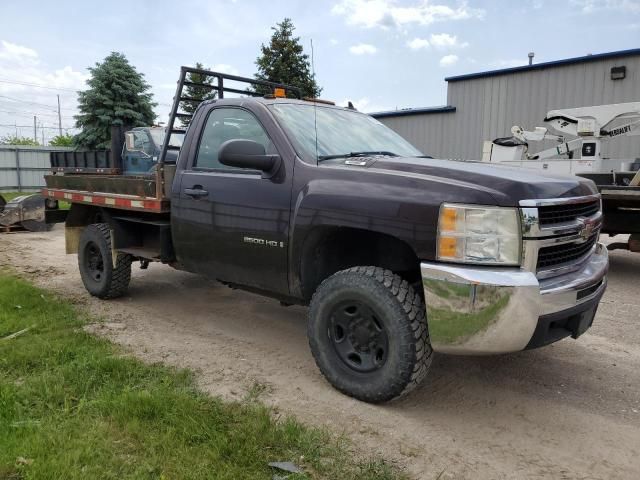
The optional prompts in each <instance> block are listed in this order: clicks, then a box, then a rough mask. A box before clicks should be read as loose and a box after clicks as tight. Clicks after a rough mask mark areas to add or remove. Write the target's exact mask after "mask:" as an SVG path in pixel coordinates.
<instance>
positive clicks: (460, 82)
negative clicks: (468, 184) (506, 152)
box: [372, 48, 640, 160]
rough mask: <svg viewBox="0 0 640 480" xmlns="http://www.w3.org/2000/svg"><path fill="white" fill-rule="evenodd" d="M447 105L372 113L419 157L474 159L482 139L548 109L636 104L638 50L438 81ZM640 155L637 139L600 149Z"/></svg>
mask: <svg viewBox="0 0 640 480" xmlns="http://www.w3.org/2000/svg"><path fill="white" fill-rule="evenodd" d="M445 81H446V82H447V105H446V106H444V107H435V108H410V109H403V110H396V111H390V112H379V113H374V114H372V116H373V117H375V118H377V119H379V120H380V121H381V122H383V123H384V124H386V125H387V126H389V127H390V128H392V129H393V130H395V131H396V132H398V133H399V134H400V135H402V136H403V137H405V138H406V139H407V140H409V141H410V142H411V143H412V144H414V145H415V146H416V147H418V148H419V149H420V150H422V151H423V152H424V153H425V154H428V155H431V156H433V157H439V158H455V159H464V160H476V159H480V158H481V157H482V142H483V141H484V140H493V139H495V138H499V137H508V136H510V135H511V127H512V126H513V125H521V126H523V127H525V128H527V129H531V128H533V127H535V126H540V125H541V124H542V121H543V119H544V117H545V114H546V113H547V111H549V110H554V109H559V108H572V107H585V106H593V105H603V104H610V103H625V102H634V101H635V102H637V101H640V48H638V49H633V50H623V51H618V52H611V53H603V54H597V55H588V56H585V57H577V58H569V59H566V60H559V61H554V62H546V63H538V64H533V65H526V66H522V67H515V68H506V69H502V70H493V71H488V72H481V73H472V74H468V75H459V76H455V77H448V78H445ZM602 151H603V155H604V156H606V157H610V158H625V159H634V158H638V157H640V146H639V142H638V141H637V138H636V140H635V143H634V142H633V139H632V138H624V139H620V140H618V141H616V142H612V143H611V144H610V145H607V144H603V147H602Z"/></svg>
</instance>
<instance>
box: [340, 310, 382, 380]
mask: <svg viewBox="0 0 640 480" xmlns="http://www.w3.org/2000/svg"><path fill="white" fill-rule="evenodd" d="M328 333H329V339H330V341H331V343H332V344H333V347H334V349H335V351H336V354H337V356H338V358H340V360H341V361H342V363H344V364H345V365H346V366H347V367H349V368H350V369H352V370H355V371H356V372H362V373H367V372H373V371H375V370H378V369H380V368H382V366H383V365H384V364H385V362H386V361H387V357H388V353H389V337H388V334H387V330H386V328H385V327H384V324H383V323H382V321H381V320H380V318H379V316H378V315H376V313H375V312H374V311H373V310H372V309H371V307H369V306H368V305H366V304H365V303H363V302H361V301H358V300H348V301H344V302H340V303H339V304H337V305H336V306H335V307H334V308H333V309H332V310H331V313H330V319H329V332H328Z"/></svg>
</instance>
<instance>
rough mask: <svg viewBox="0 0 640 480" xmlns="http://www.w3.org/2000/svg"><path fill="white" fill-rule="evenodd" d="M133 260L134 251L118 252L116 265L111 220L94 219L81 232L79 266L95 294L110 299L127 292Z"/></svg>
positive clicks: (90, 290) (86, 282) (83, 278)
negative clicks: (98, 220) (112, 246)
mask: <svg viewBox="0 0 640 480" xmlns="http://www.w3.org/2000/svg"><path fill="white" fill-rule="evenodd" d="M131 262H132V257H131V255H126V254H122V253H118V254H117V258H116V262H115V266H114V263H113V254H112V250H111V231H110V229H109V225H108V224H106V223H94V224H92V225H89V226H87V227H86V228H85V229H84V231H83V232H82V235H81V236H80V243H79V244H78V266H79V268H80V276H81V277H82V283H84V286H85V288H86V289H87V291H88V292H89V293H90V294H91V295H93V296H94V297H98V298H102V299H109V298H117V297H121V296H122V295H124V294H125V293H126V291H127V289H128V288H129V282H130V280H131Z"/></svg>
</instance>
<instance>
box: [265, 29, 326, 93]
mask: <svg viewBox="0 0 640 480" xmlns="http://www.w3.org/2000/svg"><path fill="white" fill-rule="evenodd" d="M271 30H273V35H271V41H270V42H269V44H268V45H264V44H262V46H261V47H260V49H261V51H262V54H261V55H260V56H259V57H258V59H257V60H256V65H257V66H258V73H257V74H256V75H255V78H256V79H258V80H268V81H270V82H277V83H286V84H288V85H293V86H295V87H299V88H300V89H301V90H302V96H303V97H317V96H318V95H320V92H321V91H322V88H320V87H319V86H318V84H317V83H316V79H315V75H314V74H312V73H311V67H310V65H309V55H307V54H306V53H304V50H303V48H302V45H301V44H300V37H294V36H293V31H294V30H295V27H294V26H293V23H292V22H291V19H290V18H285V19H284V20H283V21H282V22H281V23H278V24H276V27H271ZM254 90H255V91H257V92H260V93H272V92H271V90H270V89H268V88H261V87H256V88H255V89H254Z"/></svg>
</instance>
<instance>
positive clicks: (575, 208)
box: [538, 200, 600, 227]
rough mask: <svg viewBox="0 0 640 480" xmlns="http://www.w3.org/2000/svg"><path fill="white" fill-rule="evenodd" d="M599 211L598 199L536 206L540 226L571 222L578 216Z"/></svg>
mask: <svg viewBox="0 0 640 480" xmlns="http://www.w3.org/2000/svg"><path fill="white" fill-rule="evenodd" d="M598 211H600V201H599V200H595V201H589V202H585V203H573V204H567V205H546V206H541V207H538V218H539V221H540V226H543V227H544V226H547V225H553V224H556V223H567V222H573V221H574V220H576V219H577V218H578V217H590V216H592V215H595V214H596V213H598Z"/></svg>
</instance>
